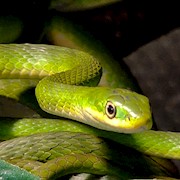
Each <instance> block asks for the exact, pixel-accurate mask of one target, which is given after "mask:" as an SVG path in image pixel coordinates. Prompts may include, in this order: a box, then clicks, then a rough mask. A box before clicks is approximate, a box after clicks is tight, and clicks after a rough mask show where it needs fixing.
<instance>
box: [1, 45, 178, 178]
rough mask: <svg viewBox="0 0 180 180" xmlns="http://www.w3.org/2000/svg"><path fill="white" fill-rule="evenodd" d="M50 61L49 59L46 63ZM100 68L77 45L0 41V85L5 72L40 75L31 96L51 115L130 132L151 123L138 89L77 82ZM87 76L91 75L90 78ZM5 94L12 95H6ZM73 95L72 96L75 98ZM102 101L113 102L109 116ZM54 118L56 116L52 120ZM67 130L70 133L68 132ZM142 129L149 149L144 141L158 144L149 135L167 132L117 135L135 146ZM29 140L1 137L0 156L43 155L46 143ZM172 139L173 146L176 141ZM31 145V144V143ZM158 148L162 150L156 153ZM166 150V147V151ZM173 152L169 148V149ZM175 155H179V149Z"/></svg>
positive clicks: (19, 75) (18, 76)
mask: <svg viewBox="0 0 180 180" xmlns="http://www.w3.org/2000/svg"><path fill="white" fill-rule="evenodd" d="M53 58H54V60H53ZM60 60H62V62H63V61H64V63H63V64H64V67H63V66H62V65H59V66H58V63H62V62H61V61H60ZM73 60H74V61H73ZM40 62H41V63H42V64H41V63H40ZM49 62H50V63H52V64H49ZM54 62H55V65H54ZM76 63H77V64H76ZM68 65H69V66H68ZM61 68H62V69H61ZM59 71H60V72H61V71H64V72H62V73H58V74H57V75H51V76H48V75H49V74H54V73H57V72H59ZM48 72H50V73H48ZM100 74H101V67H100V64H99V63H98V62H97V61H96V60H95V59H94V58H93V57H92V56H89V55H88V54H86V53H83V52H80V51H77V50H71V49H67V48H61V47H55V46H48V45H28V44H26V45H24V44H21V45H17V44H14V45H1V46H0V77H1V78H3V82H1V83H2V84H1V87H2V88H3V83H5V79H7V80H8V78H10V79H12V78H14V79H18V80H15V81H18V82H19V79H22V80H23V79H25V81H24V82H26V81H27V79H28V78H32V79H34V81H36V83H37V81H39V80H40V79H42V78H43V79H42V80H40V82H39V83H38V85H37V87H36V96H37V99H38V102H39V103H40V106H41V107H42V108H43V109H44V110H45V111H47V112H50V113H53V114H55V115H62V116H64V117H68V118H72V119H74V120H77V121H80V122H83V123H86V124H89V125H92V126H94V127H97V128H100V129H104V130H108V131H116V132H126V133H133V132H138V131H142V130H147V129H150V128H151V125H152V121H151V112H150V108H149V103H148V99H147V98H146V97H145V96H142V95H139V94H137V93H134V92H131V91H128V90H123V89H118V88H116V89H111V88H107V87H104V88H103V87H83V86H76V85H87V84H89V85H95V84H97V83H98V81H99V77H100ZM44 76H47V77H45V78H44ZM91 78H92V80H93V81H92V82H89V81H90V79H91ZM8 83H9V82H8ZM11 83H12V80H11ZM36 83H35V84H36ZM58 83H60V84H58ZM64 83H67V84H64ZM27 84H28V81H27ZM16 87H17V86H16ZM23 88H24V87H23ZM27 88H31V86H30V87H28V86H27V85H26V86H25V89H27ZM62 89H63V91H64V93H62V92H63V91H62ZM15 90H16V88H15ZM48 90H49V91H48ZM11 91H12V90H11ZM23 91H24V89H23V90H17V91H16V95H15V98H16V99H18V97H19V96H20V95H21V93H22V92H23ZM70 93H71V95H70ZM76 93H77V94H76ZM0 94H2V95H5V96H7V97H8V94H6V89H3V90H0ZM11 94H12V93H11ZM83 94H84V95H83ZM52 95H55V97H53V96H52ZM9 97H11V95H10V96H9ZM88 97H90V98H88ZM54 98H55V99H54ZM93 99H94V100H93ZM96 99H97V100H96ZM72 100H74V102H73V101H72ZM78 102H80V104H78ZM107 102H108V103H110V105H111V108H112V107H114V108H115V111H113V113H114V116H111V115H112V114H110V116H109V114H108V112H107V109H108V108H107V105H109V104H108V103H107ZM75 106H77V107H78V108H77V109H75ZM111 108H110V109H111ZM111 110H112V109H111ZM110 112H112V111H110ZM54 122H56V121H55V120H54ZM22 124H23V123H22ZM23 125H25V126H26V124H23ZM44 128H45V129H46V131H48V128H49V125H48V126H45V127H44ZM85 129H87V128H86V126H84V127H83V128H82V130H81V132H85V133H86V131H84V130H85ZM5 130H6V131H7V133H6V135H7V136H8V131H9V132H10V134H11V133H12V131H11V129H10V128H7V129H5ZM90 131H91V130H90ZM93 131H94V130H93ZM103 133H104V135H105V137H109V135H108V134H109V133H110V134H111V133H112V132H105V131H102V132H101V133H100V134H101V135H103ZM68 134H70V133H69V132H68ZM95 134H97V135H98V133H97V132H96V131H95ZM141 134H143V143H144V142H147V146H145V147H144V149H146V152H148V150H147V148H149V147H148V144H150V146H151V147H152V146H154V144H157V141H155V140H154V135H157V134H158V135H161V134H162V136H164V135H165V134H166V133H165V134H163V133H162V132H157V134H156V132H154V131H147V132H144V133H137V134H133V135H125V134H124V135H123V134H122V136H124V137H125V136H127V138H125V140H124V142H125V143H124V144H126V145H128V144H130V145H129V146H132V147H133V146H134V147H135V148H137V147H139V146H140V144H141V142H140V141H139V142H138V138H139V137H140V136H142V135H141ZM150 134H152V135H150ZM144 135H145V136H144ZM10 136H11V135H10ZM14 136H18V135H16V132H15V134H14ZM35 136H36V135H35ZM45 136H47V137H51V141H48V142H47V143H46V142H44V143H43V144H46V145H48V146H50V145H51V143H53V139H56V137H58V135H57V134H54V136H51V133H50V134H49V133H47V134H44V135H42V136H41V135H39V134H38V135H37V136H36V137H37V138H38V137H39V138H40V137H42V138H43V137H45ZM176 136H177V137H176ZM178 136H179V135H178V134H176V135H174V134H173V133H172V134H171V135H170V136H169V137H168V141H174V138H177V142H179V141H178ZM70 137H72V136H70ZM73 137H74V136H73ZM115 137H117V138H115ZM115 137H114V138H113V139H114V140H117V139H119V138H118V136H116V135H115ZM146 137H147V138H148V137H151V138H149V139H148V141H147V140H146ZM136 138H137V139H136ZM81 139H84V138H81ZM92 139H93V138H92ZM132 139H133V140H134V143H135V142H136V141H137V144H136V143H135V144H136V145H132V144H133V143H132V142H133V140H132ZM139 139H142V137H140V138H139ZM31 140H32V137H31V136H29V137H27V138H25V140H24V139H23V138H22V141H25V142H24V143H22V146H20V145H18V146H15V144H16V145H17V143H20V144H21V142H22V141H20V139H17V140H12V141H11V140H10V142H11V143H10V142H9V141H5V142H2V143H1V145H0V146H1V148H0V149H1V150H2V151H1V152H2V154H1V158H4V159H5V160H7V161H9V159H8V158H6V157H12V156H13V154H14V155H15V159H16V161H18V162H20V161H19V160H20V159H21V154H26V153H25V152H28V151H29V150H30V149H32V150H33V152H32V151H29V155H30V156H28V158H25V160H29V157H31V156H33V153H34V152H35V151H36V152H39V153H40V152H42V151H43V156H44V155H46V147H45V146H43V145H42V144H39V143H38V142H33V141H32V143H31ZM151 140H152V141H151ZM162 141H164V138H162ZM165 142H167V141H165ZM80 143H81V140H80ZM24 144H27V147H28V149H27V148H26V150H25V149H24V148H23V147H24ZM70 144H71V143H70ZM165 144H167V143H165ZM141 145H142V144H141ZM176 145H177V147H175V146H176ZM12 146H14V147H15V148H17V153H14V152H15V151H12V152H11V153H10V152H9V151H8V150H7V149H11V148H9V147H12ZM32 146H33V147H34V148H32ZM84 146H86V145H84ZM30 147H31V148H30ZM36 147H42V151H37V148H36ZM75 147H76V146H75ZM87 147H89V146H87ZM97 147H98V146H95V148H97ZM142 147H143V145H142ZM151 147H150V148H151ZM76 148H77V147H76ZM79 148H80V147H79ZM79 148H78V149H79ZM178 148H179V145H178V144H175V145H174V146H173V148H172V150H175V153H174V154H178V153H177V152H178V151H179V149H178ZM139 149H141V148H139ZM139 149H138V150H139ZM144 149H142V151H144ZM159 149H160V150H161V149H163V147H160V148H159ZM20 150H23V151H24V153H20ZM149 152H151V153H149V154H153V155H156V154H157V153H156V152H157V150H156V148H155V152H153V150H152V151H149ZM162 152H163V154H161V153H162ZM3 154H6V155H5V156H3ZM47 154H48V153H47ZM110 154H113V153H110ZM159 154H161V155H164V150H162V151H160V153H159ZM166 154H168V153H167V152H166ZM172 154H173V151H172ZM48 156H49V155H48ZM85 156H86V155H85ZM177 156H178V157H179V154H178V155H177ZM165 157H167V156H165ZM168 157H171V158H173V157H172V156H171V155H169V156H168ZM92 158H93V157H92ZM11 159H12V158H11ZM66 159H68V157H66ZM76 159H78V158H76ZM80 159H81V158H80ZM88 159H89V158H88ZM32 160H33V159H32ZM56 160H57V162H58V163H59V162H61V161H59V159H56ZM56 160H52V161H53V162H54V161H55V162H56ZM40 161H41V160H40ZM63 161H65V160H63ZM88 162H90V161H87V164H88ZM100 162H104V161H103V160H100ZM11 163H13V162H11ZM58 163H57V164H58ZM16 164H17V162H16ZM38 164H39V163H38ZM85 164H86V163H85ZM92 164H93V165H94V164H96V163H94V161H93V163H92ZM100 164H104V163H100ZM130 164H131V163H130ZM44 166H45V165H43V167H44ZM51 166H52V164H51V163H49V164H48V166H47V171H50V169H51V168H52V167H51ZM72 166H73V165H72ZM142 166H143V165H142ZM53 167H54V166H53ZM59 167H60V166H59V165H57V166H56V167H54V168H55V169H58V170H57V171H59ZM100 167H101V166H100ZM150 167H153V165H151V166H150ZM48 168H50V169H48ZM55 169H51V170H52V172H53V173H55V174H56V172H55V171H56V170H55ZM87 169H89V166H87ZM107 169H109V168H107ZM110 169H111V168H110ZM115 169H116V168H115ZM27 170H28V169H27ZM41 170H42V171H40V170H39V171H38V170H33V172H34V173H35V174H36V172H42V174H43V175H42V176H44V174H45V173H46V168H45V170H44V168H42V169H41ZM73 170H74V168H73ZM116 170H117V169H116ZM83 171H86V170H83ZM98 171H99V170H98ZM72 172H74V171H72ZM115 172H116V173H115V174H113V173H112V172H111V171H110V172H109V171H107V172H105V173H104V174H106V173H109V174H113V175H117V171H115ZM57 173H59V172H57ZM153 173H155V172H153ZM153 173H152V174H153ZM132 174H133V173H132ZM152 174H151V175H152ZM155 174H158V175H164V174H161V173H155ZM166 175H167V174H166ZM40 176H41V175H40ZM52 176H53V175H52ZM124 176H125V177H127V176H129V175H124ZM137 176H138V175H137ZM50 177H51V175H50Z"/></svg>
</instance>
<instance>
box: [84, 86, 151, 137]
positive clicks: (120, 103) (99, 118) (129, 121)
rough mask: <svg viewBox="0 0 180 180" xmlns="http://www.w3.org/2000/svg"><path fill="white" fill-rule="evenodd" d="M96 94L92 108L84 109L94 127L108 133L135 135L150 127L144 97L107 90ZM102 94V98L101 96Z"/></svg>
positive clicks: (148, 110) (148, 106) (121, 91)
mask: <svg viewBox="0 0 180 180" xmlns="http://www.w3.org/2000/svg"><path fill="white" fill-rule="evenodd" d="M107 91H108V92H106V93H104V94H103V93H101V95H100V96H98V94H96V98H97V101H94V106H93V107H94V108H89V107H87V108H86V113H87V114H88V116H89V117H90V118H91V119H92V120H93V122H94V126H95V124H97V126H96V127H98V128H100V129H104V130H108V131H114V132H120V133H135V132H140V131H143V130H148V129H150V128H151V127H152V115H151V110H150V105H149V100H148V98H147V97H146V96H144V95H141V94H138V93H135V92H132V91H129V90H124V89H114V90H111V89H108V90H107ZM102 94H103V96H102Z"/></svg>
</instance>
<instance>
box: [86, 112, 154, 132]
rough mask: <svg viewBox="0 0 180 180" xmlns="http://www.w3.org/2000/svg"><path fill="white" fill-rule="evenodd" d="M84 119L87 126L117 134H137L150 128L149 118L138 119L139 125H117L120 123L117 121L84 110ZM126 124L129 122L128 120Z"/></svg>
mask: <svg viewBox="0 0 180 180" xmlns="http://www.w3.org/2000/svg"><path fill="white" fill-rule="evenodd" d="M100 117H102V118H100ZM84 119H86V122H85V123H86V124H89V125H90V126H93V127H95V128H98V129H102V130H106V131H112V132H117V133H127V134H132V133H138V132H142V131H145V130H149V129H151V127H152V119H151V118H147V119H146V120H145V119H144V120H142V119H140V121H139V122H140V123H136V124H134V125H133V124H132V123H128V124H125V123H124V124H123V123H122V122H121V123H119V122H120V121H119V120H118V119H113V120H112V119H110V120H109V119H107V117H106V116H100V115H99V113H98V112H92V110H91V111H90V110H89V109H86V110H84ZM124 122H125V121H124ZM126 122H127V121H126ZM128 122H130V121H129V120H128Z"/></svg>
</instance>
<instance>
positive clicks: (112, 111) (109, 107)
mask: <svg viewBox="0 0 180 180" xmlns="http://www.w3.org/2000/svg"><path fill="white" fill-rule="evenodd" d="M106 115H107V116H108V117H109V118H110V119H112V118H114V117H115V116H116V107H115V106H114V104H113V103H112V102H110V101H108V102H107V104H106Z"/></svg>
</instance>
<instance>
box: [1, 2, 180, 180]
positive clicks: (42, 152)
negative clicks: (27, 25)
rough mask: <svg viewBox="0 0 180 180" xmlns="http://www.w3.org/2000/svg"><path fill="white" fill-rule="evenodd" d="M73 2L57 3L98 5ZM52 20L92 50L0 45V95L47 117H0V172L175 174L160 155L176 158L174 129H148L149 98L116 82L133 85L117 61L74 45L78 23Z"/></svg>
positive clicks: (35, 175) (36, 175) (179, 139)
mask: <svg viewBox="0 0 180 180" xmlns="http://www.w3.org/2000/svg"><path fill="white" fill-rule="evenodd" d="M74 2H75V5H73V4H72V6H71V5H70V4H68V3H67V1H66V2H63V1H61V6H62V7H64V8H63V9H62V10H63V11H66V10H68V11H71V10H72V7H73V8H75V9H76V10H78V9H82V8H83V7H85V9H86V8H92V7H94V6H96V5H97V4H98V3H97V2H96V1H93V0H92V2H91V4H89V5H90V6H88V7H87V3H85V4H83V2H82V4H81V8H79V2H78V3H77V4H78V6H76V1H74ZM84 2H85V1H84ZM108 2H109V1H107V2H106V1H99V3H100V4H101V3H102V4H106V3H108ZM112 2H116V0H112ZM54 3H55V1H51V8H55V7H54ZM63 3H64V4H63ZM96 3H97V4H96ZM58 7H60V6H58ZM55 9H56V8H55ZM57 22H58V23H60V24H61V26H60V29H59V26H57V27H56V25H55V28H54V29H55V31H54V32H52V33H57V31H58V33H59V31H60V33H61V37H63V38H65V39H66V42H68V43H67V44H68V46H70V47H71V48H76V49H80V50H83V51H86V52H89V53H90V54H91V55H93V56H91V55H89V54H88V53H85V52H82V51H79V50H75V49H70V48H65V47H57V46H52V45H44V44H38V45H37V44H36V45H35V44H1V45H0V87H1V88H0V95H1V96H5V97H8V98H12V99H15V100H18V101H20V102H21V103H23V104H25V105H27V106H30V107H31V108H32V109H34V110H36V111H37V112H38V113H39V114H40V115H41V116H43V117H50V118H51V119H47V118H43V119H42V118H31V119H29V118H21V119H19V118H0V139H1V140H2V141H3V140H5V141H3V142H1V143H0V177H1V178H4V179H6V178H10V179H56V178H59V177H62V176H67V174H76V173H83V172H86V173H90V174H96V175H107V174H108V175H110V176H112V177H113V178H117V179H132V178H154V177H163V178H164V177H165V176H167V177H178V175H177V172H176V170H175V167H174V166H173V164H172V163H171V162H170V161H168V160H166V159H164V158H168V159H178V160H179V159H180V136H179V133H174V132H162V131H154V130H149V129H151V126H152V117H151V110H150V105H149V101H148V98H147V97H145V96H144V95H141V94H138V93H136V92H133V91H131V90H126V89H121V88H117V87H119V86H120V87H123V88H129V89H135V90H136V88H134V87H133V83H132V80H131V79H130V78H129V76H128V75H127V74H126V73H124V71H123V69H121V66H119V65H118V64H117V63H116V62H115V61H113V60H112V59H111V57H109V55H107V53H105V50H104V49H103V48H102V46H99V44H98V43H97V44H98V46H97V45H96V43H93V44H91V43H90V44H89V45H86V46H85V45H83V46H82V47H80V46H81V45H82V42H81V41H83V42H84V40H85V42H88V40H87V39H86V38H84V37H83V35H82V34H81V33H79V34H80V36H79V37H78V32H79V30H77V31H76V32H75V31H74V30H73V26H72V25H69V24H68V22H66V20H64V19H61V20H60V21H59V19H58V21H57ZM67 29H69V30H71V31H72V32H70V31H69V32H67ZM68 33H69V34H68ZM66 36H67V37H66ZM91 41H92V40H91ZM89 42H90V41H89ZM56 44H58V43H56ZM67 44H65V45H67ZM87 44H88V43H87ZM89 46H91V48H89ZM92 47H93V48H94V49H95V51H94V50H93V48H92ZM98 52H100V53H99V54H98ZM110 62H112V64H110ZM101 64H102V67H101ZM112 71H114V73H112ZM118 72H119V73H120V74H121V76H119V74H118ZM98 83H99V86H97V85H98ZM104 86H105V87H104ZM107 86H111V87H107ZM34 87H36V88H35V95H36V98H37V102H38V103H37V102H36V99H35V98H34ZM32 95H33V96H32ZM39 106H40V107H39ZM41 109H42V110H43V111H42V110H41ZM44 111H46V112H47V113H45V112H44ZM50 114H53V115H50ZM59 116H61V117H64V118H60V117H59ZM74 120H75V121H74ZM77 121H79V122H77ZM14 165H15V166H14ZM67 177H68V176H67Z"/></svg>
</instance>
